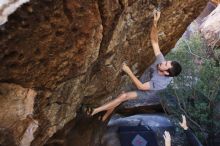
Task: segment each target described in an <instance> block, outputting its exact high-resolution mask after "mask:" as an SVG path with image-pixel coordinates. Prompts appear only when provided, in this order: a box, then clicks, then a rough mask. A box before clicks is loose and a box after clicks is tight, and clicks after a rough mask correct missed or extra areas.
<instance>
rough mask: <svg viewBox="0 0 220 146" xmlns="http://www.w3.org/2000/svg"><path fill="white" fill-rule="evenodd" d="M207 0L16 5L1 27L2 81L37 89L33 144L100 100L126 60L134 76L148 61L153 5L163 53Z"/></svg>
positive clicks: (57, 0) (52, 0)
mask: <svg viewBox="0 0 220 146" xmlns="http://www.w3.org/2000/svg"><path fill="white" fill-rule="evenodd" d="M206 2H207V1H206V0H188V1H178V0H173V1H170V0H158V1H156V0H153V1H148V0H137V1H134V0H64V1H61V0H42V1H38V0H31V1H30V3H27V4H25V5H23V6H22V7H21V8H19V9H18V10H17V11H16V13H14V14H12V15H11V16H10V17H9V21H8V22H7V23H6V24H4V25H2V26H0V46H1V49H0V63H1V66H0V70H1V72H0V81H1V82H2V83H3V82H7V83H15V84H18V85H21V86H22V87H24V88H29V89H34V90H35V91H36V92H37V96H36V98H35V104H34V119H37V120H38V122H39V127H38V129H37V131H36V132H35V133H34V136H35V139H34V141H33V142H32V144H31V145H33V146H41V145H43V144H44V143H45V142H46V141H47V140H48V139H49V138H50V137H51V136H52V135H53V134H54V133H55V132H56V131H57V130H59V129H61V128H62V127H63V126H64V125H65V124H66V123H67V122H68V121H70V120H71V119H73V118H74V117H75V116H76V110H77V109H78V107H79V105H80V104H81V103H82V100H83V99H84V101H83V102H86V103H90V104H100V102H102V101H103V99H106V98H107V97H108V96H109V95H112V92H113V91H117V89H118V87H119V85H121V84H122V83H123V81H124V80H121V79H122V77H124V78H125V76H122V74H121V70H120V66H121V64H122V62H123V61H125V60H127V62H128V64H130V65H131V64H134V66H131V67H132V69H133V70H134V71H135V72H136V73H137V75H139V74H140V72H142V71H143V70H144V69H145V68H146V67H147V66H148V65H149V64H150V63H151V62H153V60H154V57H153V50H152V48H151V45H150V41H149V32H150V26H151V23H152V11H153V9H154V8H155V6H157V5H160V7H161V9H162V15H161V20H160V22H159V29H160V30H159V37H160V46H161V49H162V52H163V53H167V52H168V51H169V50H170V49H171V48H172V47H173V46H174V45H175V42H176V41H177V40H178V38H179V37H180V36H181V35H182V33H183V32H184V30H185V28H186V27H187V25H188V24H189V23H190V22H191V21H192V20H193V19H194V18H195V17H197V16H198V14H199V13H200V11H201V10H202V9H203V7H204V6H205V4H206ZM115 93H117V92H115ZM101 99H102V100H101ZM1 111H2V110H1ZM6 120H7V121H8V119H6ZM96 132H97V131H96ZM5 135H10V131H9V132H6V133H5ZM6 138H8V137H6ZM11 141H13V139H11V140H10V142H11ZM8 143H9V142H8ZM8 145H10V144H8Z"/></svg>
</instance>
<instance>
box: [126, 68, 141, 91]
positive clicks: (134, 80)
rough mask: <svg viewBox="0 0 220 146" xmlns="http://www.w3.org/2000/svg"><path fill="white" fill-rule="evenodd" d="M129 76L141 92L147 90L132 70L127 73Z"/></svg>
mask: <svg viewBox="0 0 220 146" xmlns="http://www.w3.org/2000/svg"><path fill="white" fill-rule="evenodd" d="M127 74H128V76H129V77H130V78H131V80H132V82H133V83H134V84H135V85H136V87H137V88H138V89H139V90H145V88H144V84H142V83H141V82H140V80H139V79H138V78H137V77H136V76H135V75H134V74H133V72H132V71H131V70H130V71H129V72H127Z"/></svg>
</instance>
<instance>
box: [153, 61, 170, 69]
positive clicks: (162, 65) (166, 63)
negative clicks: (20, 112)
mask: <svg viewBox="0 0 220 146" xmlns="http://www.w3.org/2000/svg"><path fill="white" fill-rule="evenodd" d="M170 68H172V65H171V61H164V62H162V63H160V64H158V65H157V69H158V70H160V71H161V72H163V71H167V70H168V69H170Z"/></svg>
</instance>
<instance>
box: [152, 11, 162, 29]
mask: <svg viewBox="0 0 220 146" xmlns="http://www.w3.org/2000/svg"><path fill="white" fill-rule="evenodd" d="M160 13H161V12H160V11H158V10H154V11H153V14H154V25H155V26H157V22H158V20H159V19H160Z"/></svg>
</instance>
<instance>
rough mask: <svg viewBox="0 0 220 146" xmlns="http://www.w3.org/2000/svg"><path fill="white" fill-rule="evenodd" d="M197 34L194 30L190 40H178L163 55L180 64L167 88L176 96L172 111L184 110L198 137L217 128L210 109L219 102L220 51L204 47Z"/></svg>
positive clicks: (179, 113)
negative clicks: (174, 45) (194, 33)
mask: <svg viewBox="0 0 220 146" xmlns="http://www.w3.org/2000/svg"><path fill="white" fill-rule="evenodd" d="M200 38H201V37H200V36H199V35H198V34H196V35H195V36H194V37H192V38H191V39H190V40H180V42H179V43H178V46H177V47H176V48H175V50H174V51H172V52H171V53H169V54H168V55H167V56H166V57H167V59H168V60H177V61H179V62H180V63H181V65H182V68H183V71H182V73H181V74H180V75H179V76H178V77H177V78H175V79H174V81H173V82H172V83H171V85H170V86H169V87H168V89H167V92H169V93H170V94H172V95H173V96H175V97H176V98H177V102H178V107H179V110H177V109H173V110H175V111H173V113H176V114H177V115H181V114H182V113H184V114H187V116H188V117H190V119H191V121H193V122H191V123H192V124H191V127H192V128H193V129H194V131H197V132H196V134H197V136H198V137H199V138H200V139H201V141H202V140H204V139H205V138H204V135H205V134H204V133H206V134H210V135H212V134H214V133H213V132H215V131H217V129H219V128H220V124H219V122H217V121H215V116H216V115H215V112H214V108H216V105H217V103H220V65H219V59H218V56H220V51H219V49H217V48H208V47H207V46H205V45H204V44H203V41H202V40H201V39H200ZM216 56H217V57H216ZM206 144H207V143H206Z"/></svg>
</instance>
